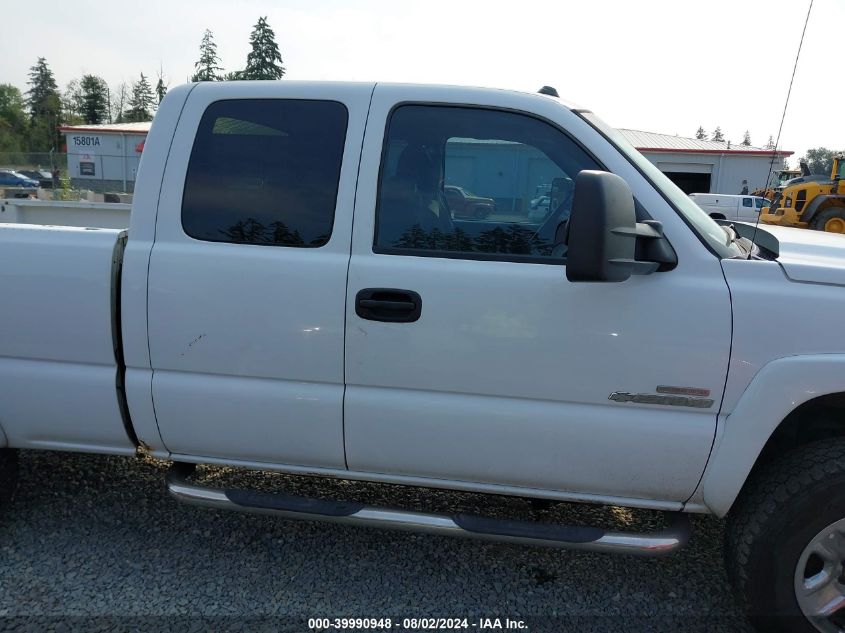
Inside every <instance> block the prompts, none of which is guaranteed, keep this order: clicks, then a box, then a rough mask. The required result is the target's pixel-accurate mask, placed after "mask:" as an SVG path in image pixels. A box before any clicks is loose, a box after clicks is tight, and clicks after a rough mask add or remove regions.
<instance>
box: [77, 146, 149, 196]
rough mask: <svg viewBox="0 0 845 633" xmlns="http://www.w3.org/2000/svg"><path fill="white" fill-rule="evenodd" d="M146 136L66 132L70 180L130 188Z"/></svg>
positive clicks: (101, 186)
mask: <svg viewBox="0 0 845 633" xmlns="http://www.w3.org/2000/svg"><path fill="white" fill-rule="evenodd" d="M145 138H146V135H144V134H121V133H115V132H65V140H66V143H67V159H68V167H67V168H68V176H70V179H71V182H72V183H73V185H74V186H81V187H87V188H91V189H95V190H103V189H106V190H114V189H115V188H117V189H120V190H126V191H132V189H133V188H134V183H135V176H136V174H137V172H138V163H139V162H140V160H141V149H142V146H141V143H142V142H143V141H144V139H145ZM124 183H125V186H124Z"/></svg>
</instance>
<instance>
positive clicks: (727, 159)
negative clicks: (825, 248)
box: [643, 150, 783, 194]
mask: <svg viewBox="0 0 845 633" xmlns="http://www.w3.org/2000/svg"><path fill="white" fill-rule="evenodd" d="M643 156H645V157H646V158H648V159H649V160H650V161H651V162H652V163H654V164H655V165H656V166H657V168H658V169H660V170H661V171H668V172H690V173H709V174H710V176H711V178H710V191H702V192H700V193H724V194H739V193H741V192H742V187H743V184H742V181H743V180H747V181H748V190H749V191H753V190H754V189H757V188H758V187H764V186H765V185H766V180H767V177H768V175H769V168H770V164H771V157H769V156H743V155H742V154H695V153H687V152H677V153H676V152H650V151H648V150H646V151H643ZM772 168H773V169H774V170H777V169H782V168H783V159H782V158H776V159H775V162H774V166H773V167H772Z"/></svg>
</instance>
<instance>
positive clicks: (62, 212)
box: [0, 199, 132, 229]
mask: <svg viewBox="0 0 845 633" xmlns="http://www.w3.org/2000/svg"><path fill="white" fill-rule="evenodd" d="M131 209H132V205H130V204H116V203H110V202H85V201H65V200H18V199H0V225H3V224H37V225H42V226H46V225H50V226H77V227H85V228H87V227H96V228H104V229H126V228H129V214H130V211H131Z"/></svg>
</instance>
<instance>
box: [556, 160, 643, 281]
mask: <svg viewBox="0 0 845 633" xmlns="http://www.w3.org/2000/svg"><path fill="white" fill-rule="evenodd" d="M568 244H569V249H568V253H567V261H566V278H567V279H568V280H569V281H600V282H602V281H603V282H608V281H610V282H620V281H625V280H626V279H628V278H629V277H630V276H631V275H632V274H633V273H634V269H635V267H636V261H635V253H636V246H637V216H636V212H635V209H634V196H633V195H632V194H631V189H630V188H629V187H628V184H627V183H626V182H625V181H624V180H623V179H622V178H620V177H619V176H617V175H616V174H611V173H608V172H605V171H592V170H584V171H582V172H580V173H579V174H578V176H577V177H576V178H575V194H574V197H573V199H572V213H571V215H570V217H569V239H568Z"/></svg>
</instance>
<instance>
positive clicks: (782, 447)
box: [752, 392, 845, 474]
mask: <svg viewBox="0 0 845 633" xmlns="http://www.w3.org/2000/svg"><path fill="white" fill-rule="evenodd" d="M843 436H845V392H840V393H831V394H827V395H824V396H819V397H818V398H814V399H812V400H809V401H807V402H805V403H804V404H802V405H800V406H798V407H797V408H796V409H794V410H793V411H792V412H791V413H790V414H789V415H787V416H786V417H785V418H784V419H783V420H782V421H781V423H780V424H779V425H778V427H777V429H775V432H774V433H772V435H771V437H769V440H768V441H767V442H766V445H765V446H764V447H763V450H762V451H761V452H760V455H759V457H757V461H756V462H755V463H754V468H753V470H752V474H753V473H754V472H755V471H757V470H758V469H760V468H761V467H762V466H765V465H766V464H768V463H770V462H772V461H774V460H776V459H778V458H779V457H782V456H783V455H785V454H786V453H788V452H789V451H791V450H793V449H795V448H798V447H799V446H803V445H804V444H809V443H810V442H815V441H816V440H823V439H827V438H831V437H843Z"/></svg>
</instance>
